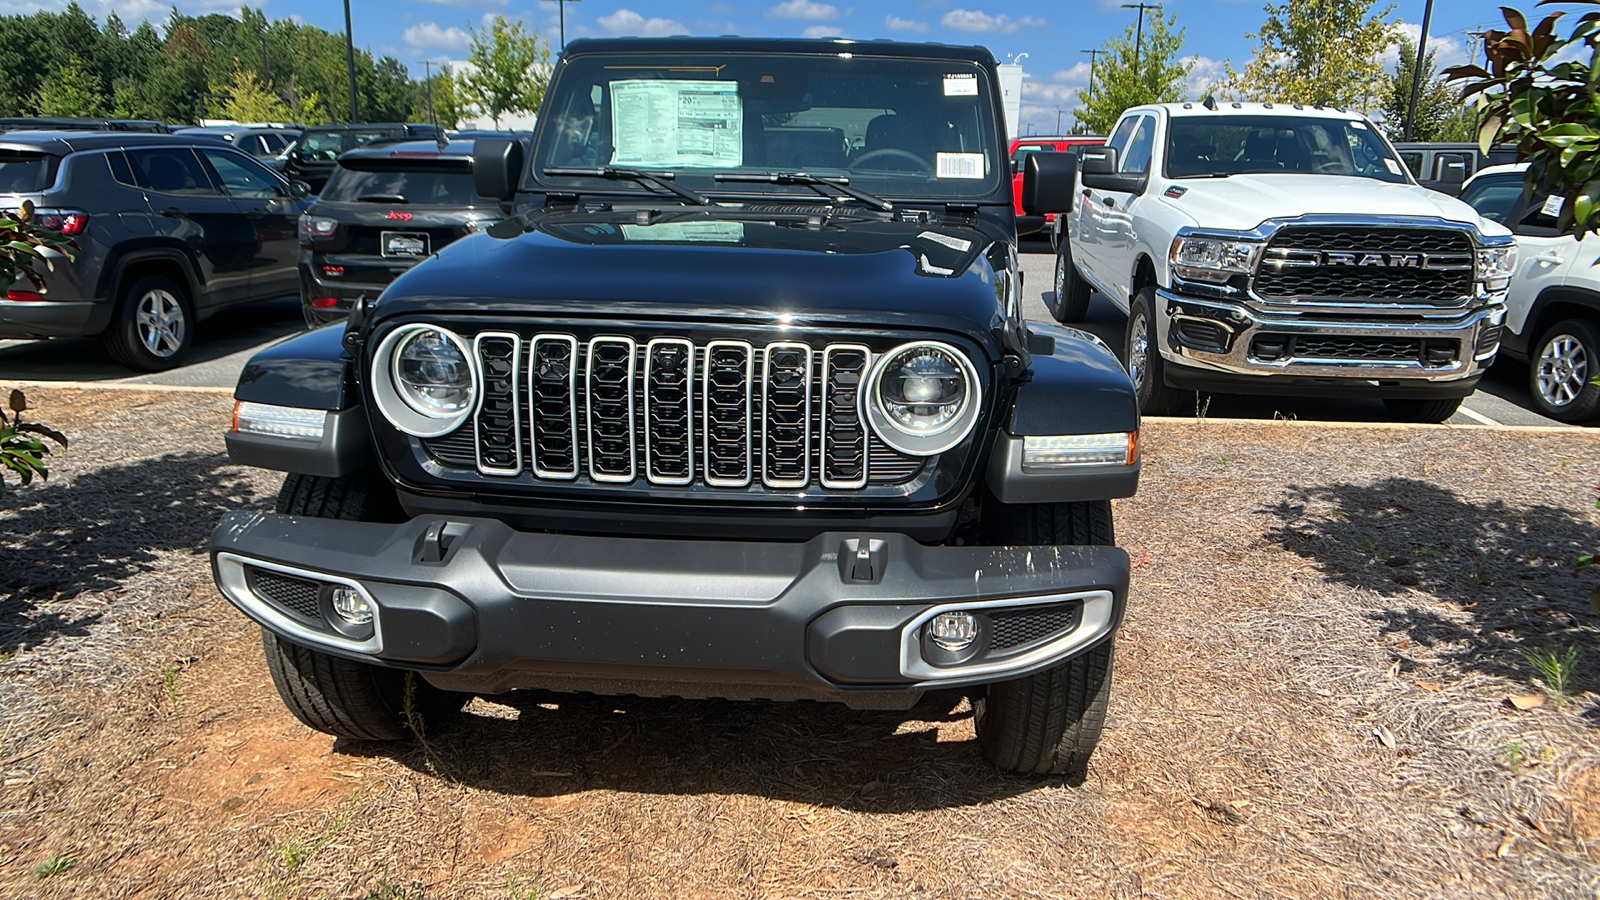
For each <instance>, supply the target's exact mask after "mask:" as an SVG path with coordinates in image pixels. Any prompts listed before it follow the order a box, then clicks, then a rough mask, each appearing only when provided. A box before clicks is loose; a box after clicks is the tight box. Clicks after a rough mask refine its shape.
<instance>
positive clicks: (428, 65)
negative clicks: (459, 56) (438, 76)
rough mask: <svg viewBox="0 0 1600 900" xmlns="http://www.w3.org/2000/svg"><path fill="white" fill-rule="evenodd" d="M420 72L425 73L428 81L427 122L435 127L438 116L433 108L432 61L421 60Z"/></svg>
mask: <svg viewBox="0 0 1600 900" xmlns="http://www.w3.org/2000/svg"><path fill="white" fill-rule="evenodd" d="M422 71H424V72H426V73H427V76H426V77H427V79H428V122H429V123H430V124H432V125H434V126H437V125H438V124H439V114H438V111H437V110H435V109H434V107H433V60H431V59H425V60H423V61H422ZM450 127H451V128H454V127H455V126H454V125H452V126H450Z"/></svg>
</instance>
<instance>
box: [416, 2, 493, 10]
mask: <svg viewBox="0 0 1600 900" xmlns="http://www.w3.org/2000/svg"><path fill="white" fill-rule="evenodd" d="M422 2H423V3H432V4H433V5H434V6H455V7H460V8H464V9H473V8H475V7H480V6H493V7H497V8H504V7H505V5H506V0H422Z"/></svg>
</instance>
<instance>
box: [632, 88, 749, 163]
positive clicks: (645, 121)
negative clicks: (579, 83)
mask: <svg viewBox="0 0 1600 900" xmlns="http://www.w3.org/2000/svg"><path fill="white" fill-rule="evenodd" d="M743 126H744V106H743V103H742V101H741V100H740V98H739V85H738V83H737V82H733V81H614V82H612V83H611V134H612V143H613V144H614V145H615V147H616V151H615V153H614V154H613V155H612V158H611V161H612V162H613V163H615V164H616V165H619V166H660V167H668V168H683V167H693V166H705V167H719V168H734V167H737V166H739V165H741V164H742V163H743V161H744V134H743Z"/></svg>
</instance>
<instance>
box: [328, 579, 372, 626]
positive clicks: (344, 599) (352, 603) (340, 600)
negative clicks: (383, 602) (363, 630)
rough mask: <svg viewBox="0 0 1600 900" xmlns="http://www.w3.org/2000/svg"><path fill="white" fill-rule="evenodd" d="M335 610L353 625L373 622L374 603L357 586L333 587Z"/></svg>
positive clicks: (340, 616)
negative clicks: (368, 600)
mask: <svg viewBox="0 0 1600 900" xmlns="http://www.w3.org/2000/svg"><path fill="white" fill-rule="evenodd" d="M331 599H332V600H333V611H334V612H336V613H338V614H339V618H341V619H343V620H345V621H346V622H349V623H350V624H351V625H368V624H371V622H372V604H371V603H368V602H367V598H366V597H365V596H364V595H363V594H362V593H361V592H360V591H358V590H356V589H355V588H349V587H336V588H334V589H333V596H332V598H331Z"/></svg>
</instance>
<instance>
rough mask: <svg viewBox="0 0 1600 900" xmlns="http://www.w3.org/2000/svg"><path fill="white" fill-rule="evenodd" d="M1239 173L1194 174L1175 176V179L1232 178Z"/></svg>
mask: <svg viewBox="0 0 1600 900" xmlns="http://www.w3.org/2000/svg"><path fill="white" fill-rule="evenodd" d="M1239 174H1243V173H1240V172H1195V173H1193V174H1190V175H1177V176H1174V177H1176V178H1232V177H1233V176H1235V175H1239Z"/></svg>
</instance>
